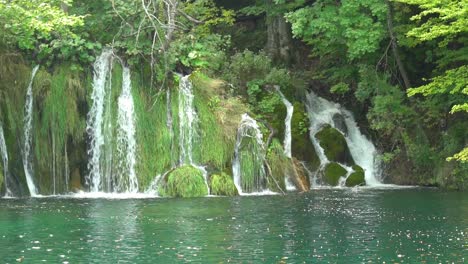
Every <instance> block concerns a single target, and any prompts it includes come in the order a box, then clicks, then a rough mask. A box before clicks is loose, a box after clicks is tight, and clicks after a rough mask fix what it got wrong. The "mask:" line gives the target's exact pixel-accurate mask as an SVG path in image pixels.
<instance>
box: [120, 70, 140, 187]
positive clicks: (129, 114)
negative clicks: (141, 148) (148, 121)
mask: <svg viewBox="0 0 468 264" xmlns="http://www.w3.org/2000/svg"><path fill="white" fill-rule="evenodd" d="M117 128H118V131H117V151H118V153H119V157H120V159H119V170H118V171H116V174H117V182H116V189H115V191H117V192H131V193H136V192H138V179H137V177H136V173H135V165H136V138H135V133H136V126H135V107H134V102H133V96H132V84H131V75H130V69H129V68H128V67H124V68H123V81H122V93H121V95H120V97H119V101H118V120H117Z"/></svg>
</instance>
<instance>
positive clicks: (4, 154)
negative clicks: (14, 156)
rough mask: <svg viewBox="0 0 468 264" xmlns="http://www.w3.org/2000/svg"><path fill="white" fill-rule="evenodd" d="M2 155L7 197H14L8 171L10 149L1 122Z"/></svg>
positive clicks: (0, 143)
mask: <svg viewBox="0 0 468 264" xmlns="http://www.w3.org/2000/svg"><path fill="white" fill-rule="evenodd" d="M0 156H1V158H2V163H3V182H4V183H5V197H12V196H13V192H12V191H11V189H10V187H9V185H8V181H9V175H10V173H9V171H8V151H7V146H6V142H5V136H4V134H3V126H2V123H0Z"/></svg>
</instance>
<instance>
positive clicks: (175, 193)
mask: <svg viewBox="0 0 468 264" xmlns="http://www.w3.org/2000/svg"><path fill="white" fill-rule="evenodd" d="M160 195H161V196H164V197H167V196H169V197H183V198H188V197H203V196H206V195H208V190H207V188H206V184H205V180H204V178H203V174H202V172H201V171H200V170H199V169H197V168H195V167H193V166H183V167H179V168H176V169H174V170H173V171H172V172H170V173H169V174H168V175H167V178H166V182H165V184H163V185H162V186H161V187H160Z"/></svg>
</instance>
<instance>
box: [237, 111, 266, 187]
mask: <svg viewBox="0 0 468 264" xmlns="http://www.w3.org/2000/svg"><path fill="white" fill-rule="evenodd" d="M264 161H265V146H264V144H263V135H262V132H261V131H260V128H259V126H258V124H257V121H255V120H254V119H253V118H251V117H250V116H249V115H248V114H244V115H242V120H241V122H240V125H239V128H238V129H237V139H236V146H235V152H234V159H233V161H232V174H233V176H234V184H235V185H236V188H237V191H238V192H239V194H245V193H252V192H262V191H265V189H266V172H265V167H264Z"/></svg>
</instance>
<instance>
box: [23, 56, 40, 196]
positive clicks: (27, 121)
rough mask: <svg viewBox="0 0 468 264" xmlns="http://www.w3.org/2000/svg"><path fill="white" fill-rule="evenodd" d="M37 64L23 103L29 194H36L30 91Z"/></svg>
mask: <svg viewBox="0 0 468 264" xmlns="http://www.w3.org/2000/svg"><path fill="white" fill-rule="evenodd" d="M37 70H39V65H37V66H36V67H34V68H33V70H32V73H31V80H30V81H29V85H28V90H27V92H26V103H25V105H24V138H23V140H24V146H23V147H24V149H23V167H24V174H25V176H26V183H27V185H28V189H29V193H30V195H31V196H36V195H37V188H36V185H35V184H34V179H33V177H34V169H33V161H32V160H33V157H32V153H31V144H32V134H31V132H32V121H33V116H32V115H33V103H34V96H33V91H32V86H33V81H34V77H35V76H36V73H37Z"/></svg>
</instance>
